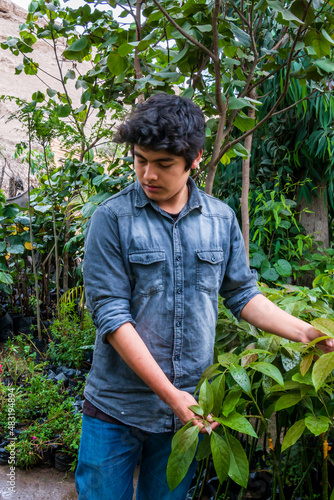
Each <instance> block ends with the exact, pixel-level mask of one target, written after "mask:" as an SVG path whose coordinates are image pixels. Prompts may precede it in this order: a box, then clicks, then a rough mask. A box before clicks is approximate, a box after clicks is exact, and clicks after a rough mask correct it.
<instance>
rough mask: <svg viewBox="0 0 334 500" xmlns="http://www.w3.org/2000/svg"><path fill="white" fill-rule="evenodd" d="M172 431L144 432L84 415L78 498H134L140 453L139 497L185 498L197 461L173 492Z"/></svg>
mask: <svg viewBox="0 0 334 500" xmlns="http://www.w3.org/2000/svg"><path fill="white" fill-rule="evenodd" d="M172 437H173V433H171V432H163V433H158V434H153V433H145V432H143V431H141V430H139V429H136V428H134V427H128V426H125V425H117V424H111V423H109V422H104V421H102V420H99V419H96V418H92V417H88V416H87V415H83V419H82V434H81V441H80V449H79V459H78V466H77V470H76V473H75V485H76V489H77V492H78V494H79V500H132V496H133V474H134V470H135V467H136V464H137V462H138V459H139V456H140V455H141V463H140V468H139V478H138V484H137V495H136V500H185V498H186V496H187V492H188V489H189V485H190V483H191V479H192V477H193V475H194V473H195V470H196V465H197V462H196V460H194V461H193V463H192V465H191V466H190V468H189V471H188V473H187V475H186V477H185V478H184V479H183V480H182V482H181V483H180V484H179V486H178V487H177V488H175V489H174V490H173V491H172V492H170V490H169V487H168V484H167V478H166V469H167V462H168V457H169V455H170V452H171V441H172Z"/></svg>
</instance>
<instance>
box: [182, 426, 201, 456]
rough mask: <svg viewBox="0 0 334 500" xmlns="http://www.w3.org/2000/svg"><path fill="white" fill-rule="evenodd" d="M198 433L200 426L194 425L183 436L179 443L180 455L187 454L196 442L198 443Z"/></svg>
mask: <svg viewBox="0 0 334 500" xmlns="http://www.w3.org/2000/svg"><path fill="white" fill-rule="evenodd" d="M198 433H199V427H198V425H193V426H192V427H190V428H189V429H187V430H186V431H185V432H184V433H183V434H182V436H181V439H180V442H179V453H185V452H186V451H188V450H189V448H190V447H191V446H192V445H193V444H194V443H195V442H197V441H198Z"/></svg>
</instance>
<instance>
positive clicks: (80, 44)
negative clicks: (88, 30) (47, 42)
mask: <svg viewBox="0 0 334 500" xmlns="http://www.w3.org/2000/svg"><path fill="white" fill-rule="evenodd" d="M87 45H88V40H87V38H86V37H85V36H83V37H81V38H78V40H75V42H73V43H72V44H71V45H70V46H69V47H68V48H67V49H66V50H65V52H68V51H71V52H82V51H83V50H84V49H85V48H86V47H87ZM65 52H64V57H66V56H65Z"/></svg>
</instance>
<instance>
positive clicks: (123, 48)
mask: <svg viewBox="0 0 334 500" xmlns="http://www.w3.org/2000/svg"><path fill="white" fill-rule="evenodd" d="M133 50H135V46H134V45H132V44H130V43H127V42H126V43H122V45H120V47H119V48H118V50H117V53H118V55H119V56H121V57H125V56H127V55H128V54H131V52H132V51H133Z"/></svg>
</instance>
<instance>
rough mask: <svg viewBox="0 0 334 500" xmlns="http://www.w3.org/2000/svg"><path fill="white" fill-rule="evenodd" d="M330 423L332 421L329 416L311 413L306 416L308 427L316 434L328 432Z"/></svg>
mask: <svg viewBox="0 0 334 500" xmlns="http://www.w3.org/2000/svg"><path fill="white" fill-rule="evenodd" d="M330 424H331V421H330V420H329V418H327V417H324V416H322V415H319V416H315V415H310V416H308V417H306V418H305V425H306V427H307V428H308V430H309V431H311V432H312V434H314V435H315V436H319V434H322V433H323V432H326V431H327V430H328V427H329V426H330Z"/></svg>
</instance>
